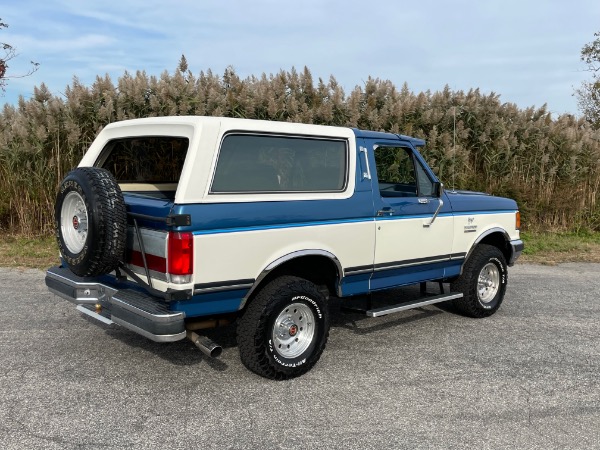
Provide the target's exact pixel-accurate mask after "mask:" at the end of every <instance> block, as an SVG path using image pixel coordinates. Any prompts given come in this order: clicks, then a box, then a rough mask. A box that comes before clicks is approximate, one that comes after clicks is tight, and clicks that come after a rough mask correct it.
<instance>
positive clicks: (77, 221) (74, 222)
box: [73, 216, 79, 230]
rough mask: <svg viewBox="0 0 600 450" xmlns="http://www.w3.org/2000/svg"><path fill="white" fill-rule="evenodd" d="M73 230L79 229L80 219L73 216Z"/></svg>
mask: <svg viewBox="0 0 600 450" xmlns="http://www.w3.org/2000/svg"><path fill="white" fill-rule="evenodd" d="M73 228H75V229H76V230H77V229H79V217H77V216H73Z"/></svg>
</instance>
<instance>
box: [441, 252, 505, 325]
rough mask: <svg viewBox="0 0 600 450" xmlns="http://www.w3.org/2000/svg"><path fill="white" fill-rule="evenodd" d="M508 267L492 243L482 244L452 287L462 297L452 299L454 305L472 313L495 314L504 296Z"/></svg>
mask: <svg viewBox="0 0 600 450" xmlns="http://www.w3.org/2000/svg"><path fill="white" fill-rule="evenodd" d="M507 282H508V270H507V266H506V259H505V258H504V255H503V254H502V252H501V251H500V250H499V249H498V248H497V247H494V246H492V245H487V244H479V245H478V246H477V247H476V248H475V250H474V251H473V253H472V254H471V256H470V258H469V259H468V261H467V262H466V264H465V266H464V268H463V273H462V275H461V276H460V277H459V278H458V279H457V280H456V281H455V282H454V283H452V285H451V290H452V291H455V292H462V293H463V297H462V298H459V299H456V300H453V303H454V306H456V308H457V309H458V310H459V311H461V312H462V313H463V314H465V315H467V316H470V317H488V316H491V315H492V314H494V313H495V312H496V311H497V310H498V308H500V305H501V304H502V300H504V293H505V292H506V283H507Z"/></svg>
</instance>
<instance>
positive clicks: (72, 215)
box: [60, 191, 88, 254]
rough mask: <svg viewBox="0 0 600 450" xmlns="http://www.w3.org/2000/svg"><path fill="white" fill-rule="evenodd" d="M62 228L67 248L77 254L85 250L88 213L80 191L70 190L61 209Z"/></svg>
mask: <svg viewBox="0 0 600 450" xmlns="http://www.w3.org/2000/svg"><path fill="white" fill-rule="evenodd" d="M60 228H61V232H62V236H63V239H64V242H65V245H66V246H67V249H68V250H69V251H70V252H71V253H73V254H77V253H79V252H81V250H83V247H84V246H85V241H86V240H87V235H88V213H87V208H86V207H85V202H84V201H83V198H82V197H81V195H79V193H78V192H75V191H71V192H69V193H68V194H67V195H66V197H65V199H64V201H63V204H62V208H61V210H60Z"/></svg>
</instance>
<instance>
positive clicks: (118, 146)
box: [98, 136, 189, 184]
mask: <svg viewBox="0 0 600 450" xmlns="http://www.w3.org/2000/svg"><path fill="white" fill-rule="evenodd" d="M188 145H189V140H188V139H187V138H184V137H173V136H151V137H135V138H124V139H115V140H112V141H110V142H109V143H108V144H106V146H105V147H104V150H103V151H102V153H101V156H100V161H99V164H98V165H99V166H100V167H102V168H104V169H107V170H108V171H110V172H111V173H112V174H113V175H114V176H115V178H116V179H117V181H118V182H119V183H153V184H160V183H177V182H179V176H180V175H181V170H182V169H183V163H184V161H185V156H186V154H187V150H188Z"/></svg>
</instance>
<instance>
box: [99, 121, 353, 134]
mask: <svg viewBox="0 0 600 450" xmlns="http://www.w3.org/2000/svg"><path fill="white" fill-rule="evenodd" d="M156 125H163V126H164V125H184V126H192V127H194V128H199V127H202V126H209V127H215V126H217V127H220V128H221V129H222V130H239V131H261V132H276V133H277V132H280V133H290V132H293V133H302V134H312V135H317V136H344V137H350V136H354V132H353V130H352V129H351V128H348V127H332V126H325V125H311V124H303V123H292V122H279V121H270V120H255V119H237V118H231V117H212V116H211V117H209V116H163V117H148V118H144V119H130V120H123V121H119V122H113V123H111V124H109V125H107V126H106V127H105V128H104V130H115V131H116V130H117V129H120V128H130V127H131V128H137V127H148V126H156Z"/></svg>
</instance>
